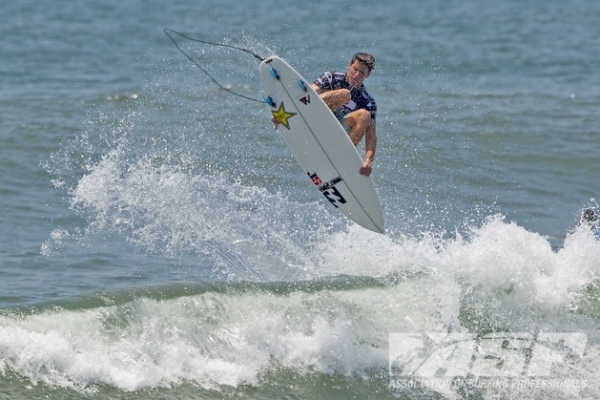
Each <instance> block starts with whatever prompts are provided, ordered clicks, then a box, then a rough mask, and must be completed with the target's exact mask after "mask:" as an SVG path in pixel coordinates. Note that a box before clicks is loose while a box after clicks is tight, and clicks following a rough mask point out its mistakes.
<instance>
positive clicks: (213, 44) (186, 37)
mask: <svg viewBox="0 0 600 400" xmlns="http://www.w3.org/2000/svg"><path fill="white" fill-rule="evenodd" d="M163 32H164V33H165V35H167V36H168V37H169V39H171V41H172V42H173V44H174V45H175V47H176V48H177V50H179V51H180V52H181V54H183V55H184V56H185V57H186V58H187V59H188V60H190V61H191V62H192V63H193V64H194V65H195V66H196V67H198V68H200V70H201V71H202V72H204V73H205V74H206V76H208V77H209V78H210V79H211V80H212V81H213V82H214V83H215V84H216V85H217V86H218V87H220V88H221V89H223V90H225V91H226V92H229V93H231V94H233V95H236V96H239V97H241V98H244V99H246V100H252V101H257V102H259V103H266V101H265V100H259V99H255V98H253V97H248V96H245V95H243V94H240V93H236V92H234V91H233V90H231V89H227V88H226V87H225V86H223V85H221V84H220V83H219V82H217V80H216V79H215V78H213V77H212V76H211V74H209V73H208V71H207V70H205V69H204V68H202V66H201V65H200V64H198V63H197V62H196V60H194V59H193V58H192V57H191V56H190V55H189V54H188V53H186V52H185V51H184V50H183V49H182V48H181V47H180V46H179V44H178V43H177V41H176V40H175V39H174V38H173V36H172V35H178V36H180V37H182V38H184V39H187V40H190V41H192V42H198V43H204V44H208V45H210V46H221V47H227V48H230V49H234V50H240V51H243V52H245V53H248V54H251V55H253V56H254V57H256V58H257V59H258V60H260V62H263V61H264V60H265V57H262V56H260V55H258V54H256V53H254V52H252V51H250V50H248V49H244V48H243V47H236V46H232V45H229V44H223V43H213V42H207V41H206V40H200V39H196V38H193V37H190V36H187V35H184V34H183V33H180V32H177V31H174V30H173V29H169V28H165V29H163ZM267 104H269V103H267Z"/></svg>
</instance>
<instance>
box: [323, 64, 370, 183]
mask: <svg viewBox="0 0 600 400" xmlns="http://www.w3.org/2000/svg"><path fill="white" fill-rule="evenodd" d="M374 68H375V58H374V57H373V56H372V55H370V54H367V53H356V54H355V55H354V56H353V57H352V60H351V61H350V64H348V72H325V73H324V74H323V75H322V76H321V77H320V78H319V79H317V80H316V81H315V82H313V84H312V87H313V89H314V90H315V91H316V92H317V93H318V94H319V95H320V96H321V98H322V99H323V101H325V104H327V106H328V107H329V108H330V109H331V111H333V113H334V114H335V116H336V117H337V119H338V120H339V121H340V123H341V124H342V125H343V126H344V128H345V129H346V132H348V136H349V137H350V140H352V143H354V145H355V146H356V145H358V143H359V142H360V141H361V139H362V138H363V136H364V137H365V160H364V162H363V165H362V167H361V168H360V173H361V174H362V175H366V176H369V175H371V171H372V168H373V160H374V158H375V148H376V147H377V132H376V123H375V116H376V115H377V104H376V103H375V99H373V97H372V96H371V95H370V94H369V92H367V89H366V88H365V85H364V84H363V82H364V80H365V79H367V78H368V77H369V75H370V74H371V71H373V69H374Z"/></svg>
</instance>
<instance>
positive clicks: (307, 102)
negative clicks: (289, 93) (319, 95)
mask: <svg viewBox="0 0 600 400" xmlns="http://www.w3.org/2000/svg"><path fill="white" fill-rule="evenodd" d="M300 103H302V104H304V105H305V106H306V105H308V104H309V103H310V94H309V95H307V96H304V97H303V98H301V99H300Z"/></svg>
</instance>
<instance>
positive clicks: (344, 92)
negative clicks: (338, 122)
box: [338, 89, 352, 104]
mask: <svg viewBox="0 0 600 400" xmlns="http://www.w3.org/2000/svg"><path fill="white" fill-rule="evenodd" d="M338 96H339V98H340V101H342V102H343V103H342V104H346V103H348V102H350V100H352V95H351V94H350V91H349V90H348V89H339V90H338Z"/></svg>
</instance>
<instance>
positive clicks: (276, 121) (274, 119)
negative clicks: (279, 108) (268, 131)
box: [271, 116, 279, 129]
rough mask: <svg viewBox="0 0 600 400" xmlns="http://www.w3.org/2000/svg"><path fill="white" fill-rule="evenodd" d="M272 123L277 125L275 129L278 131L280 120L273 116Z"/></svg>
mask: <svg viewBox="0 0 600 400" xmlns="http://www.w3.org/2000/svg"><path fill="white" fill-rule="evenodd" d="M271 122H272V123H273V125H275V129H277V126H279V120H278V119H277V118H275V117H274V116H273V117H271Z"/></svg>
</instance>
